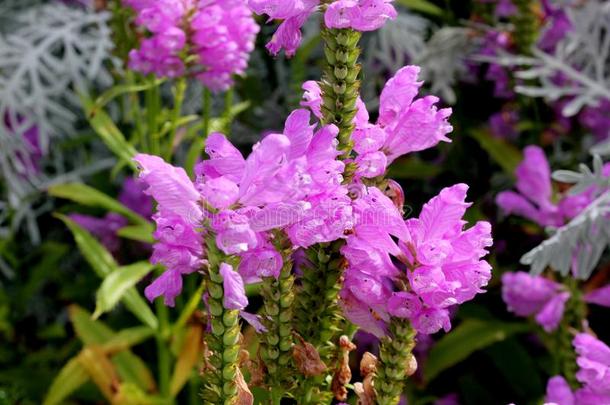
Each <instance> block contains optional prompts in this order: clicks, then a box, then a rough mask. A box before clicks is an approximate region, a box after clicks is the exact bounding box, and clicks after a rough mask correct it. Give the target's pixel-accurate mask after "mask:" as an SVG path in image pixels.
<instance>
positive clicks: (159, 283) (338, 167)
mask: <svg viewBox="0 0 610 405" xmlns="http://www.w3.org/2000/svg"><path fill="white" fill-rule="evenodd" d="M418 72H419V70H418V69H417V68H416V67H413V66H409V67H406V68H403V69H401V70H400V71H399V72H398V73H397V74H396V76H395V77H394V78H392V79H391V80H390V81H389V82H388V84H387V85H386V87H385V88H384V91H383V94H382V97H381V106H380V117H379V120H378V121H377V123H375V124H371V123H369V122H368V121H369V119H368V113H367V111H366V108H365V107H364V104H363V103H362V102H361V101H359V113H358V117H356V118H355V122H356V124H357V131H356V134H355V135H354V138H355V139H354V140H355V144H356V145H357V146H356V150H357V151H358V156H357V157H356V162H357V163H358V165H360V166H363V167H366V169H365V170H364V171H359V172H358V175H357V176H355V177H354V179H353V182H352V183H351V184H343V182H344V178H343V171H344V169H345V163H344V162H343V161H341V160H339V159H338V156H339V154H340V153H339V151H338V150H337V146H338V142H337V140H336V136H337V134H338V129H337V127H336V126H334V125H317V126H316V125H312V124H311V123H310V120H311V115H312V114H311V112H310V111H309V110H307V109H298V110H295V111H294V112H292V113H291V114H290V116H289V117H288V118H287V120H286V123H285V125H284V129H283V131H282V133H270V134H268V135H266V136H265V137H264V138H263V139H262V140H261V141H260V142H259V143H257V144H256V145H255V146H254V147H253V149H252V152H251V153H250V155H249V156H248V157H247V158H244V157H243V156H242V154H241V153H240V152H239V150H237V149H236V148H235V147H234V146H233V145H232V144H231V143H230V142H229V141H228V140H227V139H226V138H225V137H224V136H223V135H222V134H219V133H215V134H211V135H210V136H209V138H208V140H207V143H206V148H205V150H206V153H207V154H208V156H209V159H208V160H204V161H203V162H201V163H200V164H198V165H197V167H196V168H195V173H196V179H195V181H194V182H193V181H191V180H190V179H189V178H188V177H187V176H186V173H185V172H184V170H182V169H179V168H175V167H173V166H171V165H169V164H167V163H165V162H163V161H162V160H161V159H160V158H158V157H155V156H148V155H138V156H137V157H136V160H137V161H138V163H139V164H140V166H141V167H142V171H141V175H140V177H141V179H142V180H143V181H144V182H145V183H146V184H148V186H149V188H148V189H147V193H148V194H151V195H152V196H153V197H154V198H155V200H157V202H158V213H157V214H155V216H154V219H155V221H156V222H157V232H156V234H155V236H156V238H157V240H158V242H157V243H156V244H155V246H154V250H155V251H154V254H153V260H154V261H155V262H159V263H162V264H164V265H165V266H166V267H167V271H166V272H165V273H164V274H163V275H162V276H161V277H160V278H158V279H157V280H155V282H154V283H153V284H152V285H151V286H149V287H148V289H147V290H146V294H147V297H148V298H149V299H152V298H154V297H157V296H159V295H164V296H165V299H166V302H167V303H168V304H172V303H173V300H174V298H175V296H176V295H177V294H178V293H179V291H180V288H181V275H183V274H188V273H191V272H193V271H196V270H197V269H199V268H201V267H202V266H203V265H204V264H205V260H206V253H205V251H204V250H203V249H202V248H201V246H202V244H203V239H204V238H205V237H206V235H214V236H215V243H216V245H217V246H218V248H219V249H221V250H222V251H223V252H224V253H226V254H229V255H238V256H239V257H240V259H241V261H240V265H239V266H238V268H237V269H235V270H236V271H232V272H231V273H230V272H229V271H228V270H227V269H226V266H225V267H223V278H224V279H225V281H226V283H228V284H227V286H226V287H225V290H226V292H227V294H229V295H230V297H227V302H226V304H227V305H231V306H235V307H236V309H243V306H245V305H242V304H243V303H244V302H246V303H247V300H246V301H244V299H245V298H244V297H243V294H242V291H243V288H242V287H240V286H243V284H244V283H251V282H256V281H258V280H260V278H261V277H267V276H276V277H277V275H278V274H279V271H280V268H281V265H282V257H281V256H280V255H279V253H278V252H277V251H276V250H275V248H274V246H273V243H272V242H273V234H274V233H273V232H271V231H273V230H282V231H283V232H284V233H285V234H286V235H287V236H288V237H289V239H290V241H291V242H292V244H293V246H294V248H295V249H298V248H306V247H309V246H311V245H313V244H316V243H322V242H330V241H334V240H338V239H346V240H347V243H346V245H345V246H344V248H343V251H342V253H343V254H344V256H345V257H346V258H347V260H348V262H349V268H348V270H347V272H346V275H345V284H344V289H343V291H342V292H341V303H342V306H343V308H344V310H345V313H346V316H347V317H348V318H349V319H350V320H352V321H353V322H355V323H357V324H358V325H359V326H361V327H362V328H364V329H365V330H367V331H370V332H372V333H375V334H376V335H378V336H380V335H382V334H383V333H385V327H384V322H385V321H387V320H389V317H390V316H396V317H404V318H409V319H411V320H412V321H413V324H414V325H415V327H416V328H417V330H418V331H420V332H422V333H433V332H436V331H437V330H439V329H440V328H444V329H446V330H448V329H449V327H450V322H449V311H448V309H449V307H451V306H452V305H455V304H460V303H463V302H465V301H467V300H470V299H472V298H473V297H474V296H475V295H476V294H477V293H479V292H482V290H481V288H482V287H483V286H485V285H486V284H487V282H488V280H489V278H490V266H489V264H488V263H487V262H485V261H484V260H481V258H482V257H483V256H485V255H486V254H487V250H486V248H487V247H489V246H490V245H491V243H492V239H491V228H490V225H489V223H487V222H479V223H477V224H475V225H474V226H473V227H471V228H470V229H467V230H464V226H465V224H466V223H465V222H464V221H463V220H462V217H463V215H464V213H465V211H466V209H467V207H468V206H469V205H470V204H468V203H466V202H465V198H466V190H467V186H466V185H464V184H458V185H455V186H453V187H450V188H447V189H444V190H443V191H442V192H441V193H440V194H439V195H438V196H437V197H435V198H433V199H432V200H431V201H430V202H429V203H428V204H426V206H425V207H424V209H423V210H422V213H421V215H420V217H419V218H418V219H410V220H407V221H405V220H404V219H403V218H402V213H401V208H402V204H403V202H404V193H403V191H402V189H401V188H400V186H399V185H398V184H397V183H395V182H389V187H388V191H386V193H387V195H386V194H384V192H382V191H381V190H379V189H378V188H376V187H367V186H366V185H364V183H363V182H362V179H363V178H365V177H373V176H375V175H379V174H382V173H383V172H384V171H385V168H386V165H387V164H388V163H389V162H391V161H392V160H394V159H395V158H397V157H398V156H399V155H401V154H403V153H407V152H411V151H419V150H423V149H425V148H429V147H432V146H434V145H436V144H437V143H438V142H440V141H441V140H448V139H447V138H446V137H445V135H446V134H447V133H448V132H449V131H450V130H451V126H450V125H449V124H448V122H447V118H448V116H449V114H450V110H448V109H444V110H437V109H436V107H435V106H434V104H435V103H436V101H437V99H436V98H435V97H431V96H429V97H424V98H419V99H416V95H417V93H418V90H419V87H420V86H421V83H420V82H417V73H418ZM304 87H305V88H306V90H307V92H306V94H305V102H304V105H306V106H307V107H309V108H310V109H311V111H312V112H313V114H314V115H315V116H317V117H318V118H319V117H320V108H321V106H320V92H319V87H318V86H317V85H316V83H313V82H309V83H306V84H305V85H304ZM375 155H378V156H382V158H381V159H380V160H382V164H381V166H380V167H379V169H376V170H375V171H372V170H371V167H373V165H369V166H366V162H367V161H370V160H373V159H368V156H375ZM393 200H394V201H393ZM393 238H395V239H396V240H397V241H398V242H396V241H395V240H394V239H393ZM229 276H230V277H229ZM236 303H241V304H236ZM237 307H239V308H237Z"/></svg>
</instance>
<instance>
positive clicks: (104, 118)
mask: <svg viewBox="0 0 610 405" xmlns="http://www.w3.org/2000/svg"><path fill="white" fill-rule="evenodd" d="M81 103H82V105H83V108H84V109H85V114H86V115H87V117H88V118H89V124H90V125H91V127H92V128H93V130H94V131H95V132H96V133H97V134H98V135H99V136H100V138H101V139H102V141H103V142H104V143H105V144H106V146H107V147H108V149H110V150H111V151H112V152H113V153H114V154H115V155H116V156H117V157H118V158H120V159H121V160H122V161H124V162H125V163H126V164H128V165H129V166H130V167H131V168H132V169H133V170H134V171H135V170H136V168H137V165H136V163H135V162H134V161H133V157H134V156H135V155H136V153H138V152H137V151H136V149H135V148H134V147H133V146H132V145H131V144H130V143H129V142H127V140H126V139H125V135H123V133H122V132H121V131H120V130H119V129H118V128H117V126H116V125H115V124H114V122H112V119H111V118H110V116H109V115H108V114H107V113H106V112H105V111H103V110H94V104H93V101H92V100H91V99H90V98H88V97H86V96H81Z"/></svg>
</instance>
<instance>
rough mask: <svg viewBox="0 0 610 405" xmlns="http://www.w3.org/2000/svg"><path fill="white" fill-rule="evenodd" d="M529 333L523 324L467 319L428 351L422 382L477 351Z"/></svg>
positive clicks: (527, 327) (526, 326)
mask: <svg viewBox="0 0 610 405" xmlns="http://www.w3.org/2000/svg"><path fill="white" fill-rule="evenodd" d="M528 330H530V327H529V326H528V325H527V324H522V323H505V322H498V321H493V320H480V319H467V320H465V321H464V322H462V323H461V324H460V325H459V326H458V327H457V328H455V329H454V330H452V331H451V333H449V334H447V335H445V336H443V337H442V338H441V339H440V340H439V341H438V342H437V343H436V345H435V346H434V347H433V348H432V350H431V351H430V355H429V357H428V360H427V361H426V367H425V369H424V379H425V380H426V381H432V380H433V379H434V378H436V377H437V376H438V375H439V374H440V373H441V372H443V371H444V370H446V369H448V368H450V367H452V366H454V365H455V364H457V363H459V362H460V361H462V360H464V359H466V358H467V357H468V356H470V355H471V354H472V353H474V352H476V351H477V350H481V349H483V348H486V347H488V346H490V345H492V344H493V343H496V342H501V341H503V340H505V339H507V338H508V337H510V336H512V335H514V334H517V333H523V332H527V331H528Z"/></svg>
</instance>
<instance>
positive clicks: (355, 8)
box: [324, 0, 397, 31]
mask: <svg viewBox="0 0 610 405" xmlns="http://www.w3.org/2000/svg"><path fill="white" fill-rule="evenodd" d="M391 3H392V0H339V1H335V2H333V3H331V4H330V5H329V6H328V9H327V10H326V13H324V23H325V24H326V26H327V27H329V28H352V29H354V30H356V31H375V30H378V29H379V28H381V27H382V26H383V25H384V24H385V22H386V21H387V20H388V19H394V18H396V15H397V13H396V10H395V9H394V6H392V4H391Z"/></svg>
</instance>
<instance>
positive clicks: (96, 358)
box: [78, 346, 120, 400]
mask: <svg viewBox="0 0 610 405" xmlns="http://www.w3.org/2000/svg"><path fill="white" fill-rule="evenodd" d="M78 361H79V362H80V364H81V365H82V366H83V368H84V369H85V370H87V373H88V374H89V376H90V377H91V379H92V380H93V382H94V383H95V385H97V387H98V388H99V390H100V391H101V392H102V394H104V396H105V397H106V399H108V400H112V397H113V392H114V386H115V384H116V383H117V382H119V381H120V380H119V376H118V374H117V372H116V370H115V368H114V365H113V364H112V362H111V361H110V359H109V358H108V357H107V356H106V355H105V354H104V352H103V351H102V350H101V349H100V348H99V347H98V346H86V347H85V348H84V349H83V350H82V351H81V353H80V355H79V356H78Z"/></svg>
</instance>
